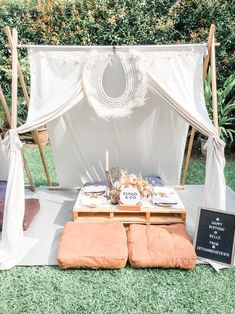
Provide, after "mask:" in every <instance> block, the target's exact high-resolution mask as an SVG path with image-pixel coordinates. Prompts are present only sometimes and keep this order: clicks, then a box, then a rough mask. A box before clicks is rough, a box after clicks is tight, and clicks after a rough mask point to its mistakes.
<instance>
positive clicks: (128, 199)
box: [120, 188, 140, 205]
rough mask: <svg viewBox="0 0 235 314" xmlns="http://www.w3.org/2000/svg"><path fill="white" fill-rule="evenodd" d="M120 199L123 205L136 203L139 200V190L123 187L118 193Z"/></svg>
mask: <svg viewBox="0 0 235 314" xmlns="http://www.w3.org/2000/svg"><path fill="white" fill-rule="evenodd" d="M120 201H121V202H122V204H124V205H136V204H137V203H138V202H139V201H140V192H139V191H138V190H137V189H135V188H125V189H123V190H122V191H121V193H120Z"/></svg>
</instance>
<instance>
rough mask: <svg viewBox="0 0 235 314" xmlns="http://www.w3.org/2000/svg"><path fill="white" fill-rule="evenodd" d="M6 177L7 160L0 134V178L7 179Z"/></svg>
mask: <svg viewBox="0 0 235 314" xmlns="http://www.w3.org/2000/svg"><path fill="white" fill-rule="evenodd" d="M7 177H8V160H7V156H6V154H5V152H4V151H3V147H2V137H1V135H0V180H2V181H7Z"/></svg>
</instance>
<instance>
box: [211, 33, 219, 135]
mask: <svg viewBox="0 0 235 314" xmlns="http://www.w3.org/2000/svg"><path fill="white" fill-rule="evenodd" d="M211 89H212V110H213V122H214V126H215V128H216V130H217V132H218V134H219V121H218V103H217V84H216V61H215V37H214V35H213V38H212V47H211Z"/></svg>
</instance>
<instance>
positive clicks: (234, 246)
mask: <svg viewBox="0 0 235 314" xmlns="http://www.w3.org/2000/svg"><path fill="white" fill-rule="evenodd" d="M202 210H205V211H209V212H210V211H211V212H213V213H215V214H216V213H218V214H225V215H229V216H234V217H235V213H234V212H231V211H227V210H226V211H224V210H218V209H212V208H208V207H199V209H198V218H197V222H196V228H195V236H194V241H193V246H194V249H195V251H196V254H197V258H198V259H199V260H204V261H206V260H211V261H213V262H216V263H218V264H221V265H226V266H230V267H233V266H234V261H235V230H234V232H233V237H232V241H233V242H232V251H231V261H230V263H225V262H221V261H218V260H217V259H213V258H211V257H210V258H208V257H205V256H200V253H199V254H198V251H197V244H198V234H199V227H200V218H201V213H202ZM208 227H209V225H208Z"/></svg>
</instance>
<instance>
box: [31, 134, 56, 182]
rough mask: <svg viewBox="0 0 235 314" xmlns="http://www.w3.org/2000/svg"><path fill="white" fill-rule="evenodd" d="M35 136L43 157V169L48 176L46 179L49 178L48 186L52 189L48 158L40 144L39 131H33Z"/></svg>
mask: <svg viewBox="0 0 235 314" xmlns="http://www.w3.org/2000/svg"><path fill="white" fill-rule="evenodd" d="M33 134H34V135H35V139H36V143H37V145H38V149H39V153H40V156H41V160H42V164H43V168H44V171H45V175H46V178H47V184H48V186H49V187H51V186H52V184H51V178H50V174H49V170H48V167H47V162H46V158H45V155H44V152H43V147H42V143H41V142H40V139H39V136H38V131H37V129H36V130H34V131H33Z"/></svg>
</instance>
